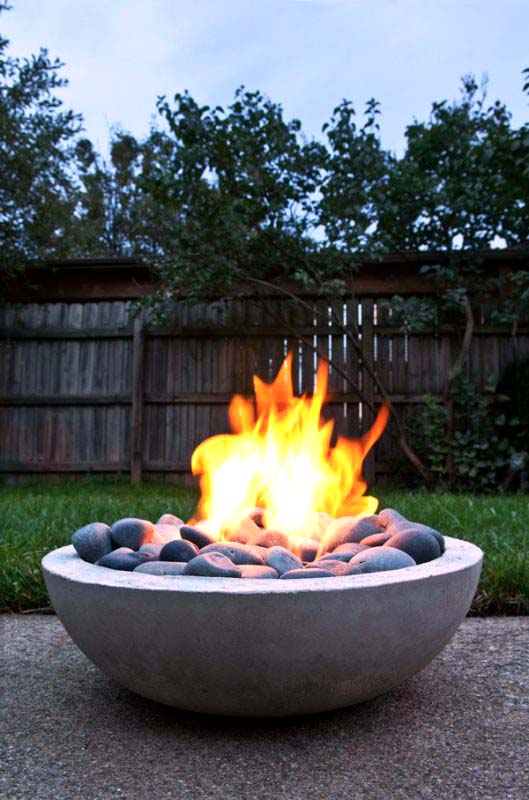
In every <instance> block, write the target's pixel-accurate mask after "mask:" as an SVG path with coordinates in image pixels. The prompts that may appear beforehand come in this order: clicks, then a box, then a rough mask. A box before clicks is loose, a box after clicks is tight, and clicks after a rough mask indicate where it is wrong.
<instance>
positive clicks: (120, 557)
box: [96, 547, 154, 572]
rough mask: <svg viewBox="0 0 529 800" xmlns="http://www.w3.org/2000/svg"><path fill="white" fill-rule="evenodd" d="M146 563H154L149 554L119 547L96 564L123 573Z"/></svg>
mask: <svg viewBox="0 0 529 800" xmlns="http://www.w3.org/2000/svg"><path fill="white" fill-rule="evenodd" d="M147 561H154V558H153V556H151V555H150V554H149V553H140V552H134V550H131V549H130V548H129V547H120V548H118V549H117V550H113V551H112V553H109V554H108V555H106V556H103V558H100V559H99V561H97V562H96V564H97V566H98V567H108V569H119V570H122V571H124V572H132V571H133V570H135V569H136V567H137V566H139V565H140V564H145V563H146V562H147Z"/></svg>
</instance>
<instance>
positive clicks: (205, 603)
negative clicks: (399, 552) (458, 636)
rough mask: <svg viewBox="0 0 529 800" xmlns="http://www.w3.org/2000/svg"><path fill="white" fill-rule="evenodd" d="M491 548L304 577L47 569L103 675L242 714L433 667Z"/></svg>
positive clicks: (71, 624)
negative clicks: (381, 568)
mask: <svg viewBox="0 0 529 800" xmlns="http://www.w3.org/2000/svg"><path fill="white" fill-rule="evenodd" d="M482 559H483V554H482V552H481V550H480V549H479V548H478V547H475V546H474V545H473V544H469V543H468V542H464V541H460V540H458V539H452V538H449V537H447V538H446V551H445V553H444V554H443V555H442V556H441V557H440V558H438V559H436V560H435V561H430V562H429V563H427V564H422V565H420V566H415V567H408V568H406V569H399V570H394V571H391V572H378V573H372V574H367V575H353V576H346V577H341V578H316V579H309V578H307V579H306V580H296V581H282V580H262V579H260V580H259V579H258V580H255V579H250V580H246V579H233V578H231V579H226V578H199V577H182V576H154V575H147V574H145V573H144V574H141V575H140V574H134V573H130V572H119V571H116V570H111V569H107V568H106V567H97V566H94V565H92V564H88V563H86V562H84V561H82V560H81V559H80V558H79V557H78V555H77V554H76V552H75V550H74V548H73V547H72V546H68V547H61V548H59V549H58V550H54V551H53V552H52V553H49V554H48V555H47V556H46V557H45V558H44V559H43V561H42V568H43V571H44V577H45V580H46V585H47V587H48V592H49V595H50V598H51V601H52V603H53V606H54V608H55V611H56V612H57V615H58V617H59V619H60V620H61V622H62V624H63V625H64V627H65V628H66V630H67V631H68V633H69V634H70V636H71V637H72V639H73V641H74V642H75V643H76V644H77V645H78V647H79V648H80V649H81V650H82V651H83V653H85V655H86V656H88V658H89V659H90V660H91V661H93V663H94V664H96V665H97V666H98V667H99V668H100V669H102V670H103V672H106V673H107V675H110V676H111V677H112V678H114V679H115V680H116V681H118V682H119V683H121V684H123V686H126V687H127V688H128V689H131V690H132V691H134V692H137V693H138V694H141V695H143V696H144V697H148V698H150V699H152V700H157V701H158V702H161V703H166V704H168V705H171V706H176V707H177V708H181V709H187V710H191V711H198V712H203V713H213V714H227V715H234V716H269V717H272V716H284V715H289V714H306V713H313V712H319V711H327V710H330V709H335V708H340V707H343V706H348V705H352V704H354V703H359V702H361V701H363V700H367V699H369V698H372V697H375V696H376V695H379V694H382V693H383V692H386V691H388V690H389V689H391V688H393V687H394V686H396V685H397V684H399V683H401V682H402V681H403V680H405V679H406V678H408V677H409V676H410V675H413V674H414V673H415V672H417V671H418V670H420V669H422V668H423V667H424V666H425V665H426V664H428V662H429V661H431V660H432V658H434V656H435V655H437V653H438V652H439V651H440V650H441V649H442V648H443V647H444V646H445V645H446V644H447V642H448V641H449V640H450V639H451V638H452V636H453V635H454V633H455V631H456V630H457V628H458V627H459V625H460V624H461V622H462V620H463V618H464V617H465V615H466V613H467V611H468V609H469V607H470V603H471V602H472V598H473V596H474V593H475V591H476V587H477V584H478V579H479V575H480V572H481V564H482Z"/></svg>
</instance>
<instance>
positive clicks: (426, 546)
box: [384, 528, 441, 564]
mask: <svg viewBox="0 0 529 800" xmlns="http://www.w3.org/2000/svg"><path fill="white" fill-rule="evenodd" d="M384 547H395V548H397V550H401V551H402V552H403V553H407V554H408V555H410V556H411V557H412V558H413V559H414V561H415V562H416V563H417V564H425V563H426V562H427V561H433V559H434V558H439V556H440V555H441V548H440V547H439V542H438V541H437V539H436V538H435V537H434V536H431V535H430V534H429V533H423V531H417V530H414V529H413V528H409V529H408V530H407V531H402V532H401V533H396V534H395V535H394V536H392V537H391V539H389V540H388V541H387V542H386V544H385V545H384Z"/></svg>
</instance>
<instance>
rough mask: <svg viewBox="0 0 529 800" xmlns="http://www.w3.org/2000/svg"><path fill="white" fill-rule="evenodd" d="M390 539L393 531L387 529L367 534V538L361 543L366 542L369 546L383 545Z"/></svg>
mask: <svg viewBox="0 0 529 800" xmlns="http://www.w3.org/2000/svg"><path fill="white" fill-rule="evenodd" d="M388 539H391V533H388V532H387V531H384V532H383V533H372V534H371V536H366V538H365V539H362V541H361V544H365V545H367V547H381V546H382V545H383V544H386V542H387V541H388Z"/></svg>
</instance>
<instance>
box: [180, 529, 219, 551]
mask: <svg viewBox="0 0 529 800" xmlns="http://www.w3.org/2000/svg"><path fill="white" fill-rule="evenodd" d="M180 536H181V538H182V539H185V540H186V541H188V542H193V544H196V546H197V547H199V548H200V547H206V546H207V545H208V544H212V543H213V542H214V541H215V539H214V537H213V536H210V535H209V533H205V532H204V531H199V530H198V528H193V527H191V525H182V527H181V528H180Z"/></svg>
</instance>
